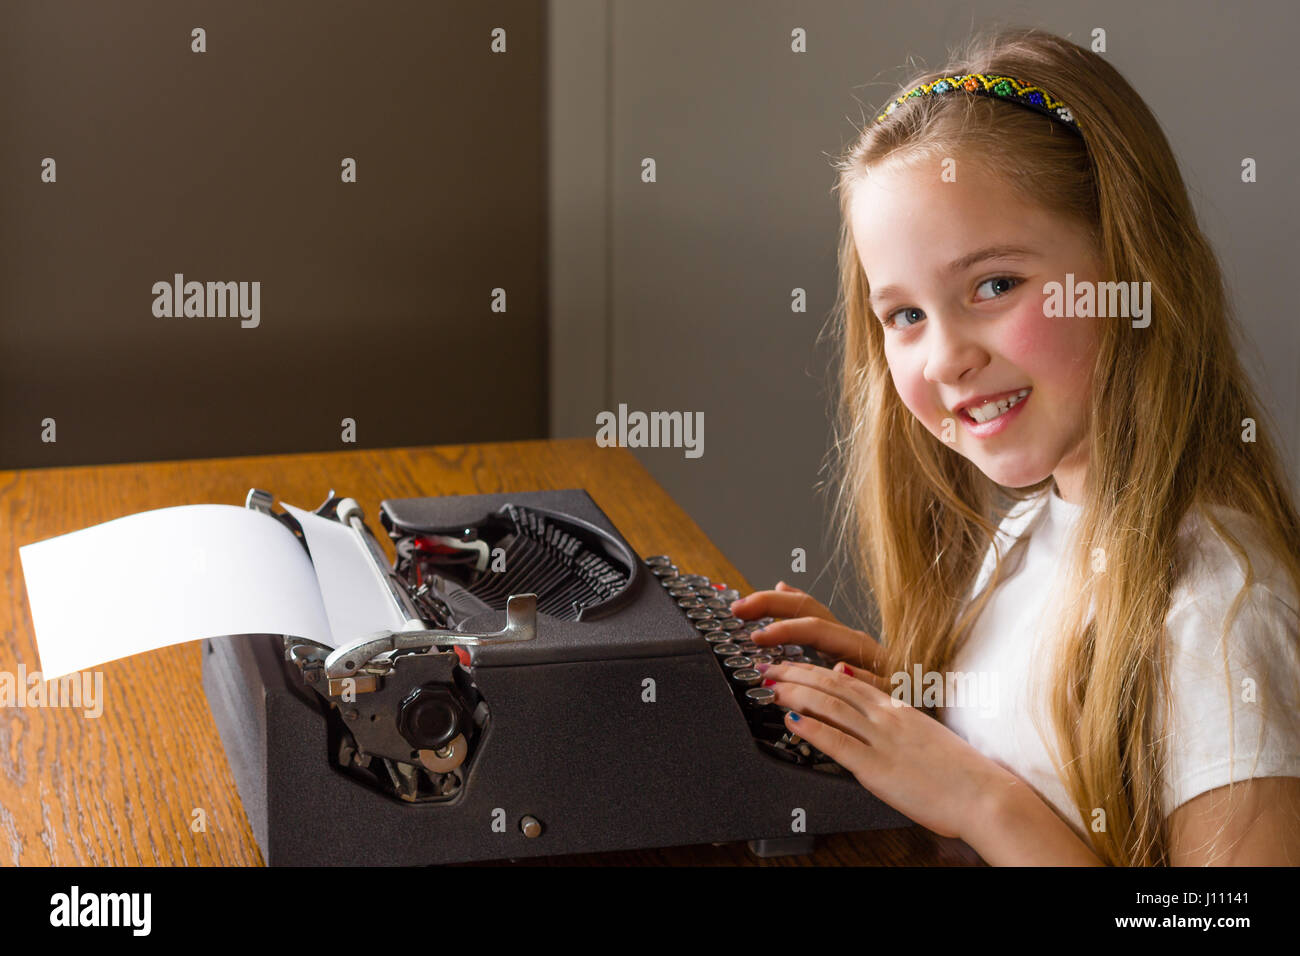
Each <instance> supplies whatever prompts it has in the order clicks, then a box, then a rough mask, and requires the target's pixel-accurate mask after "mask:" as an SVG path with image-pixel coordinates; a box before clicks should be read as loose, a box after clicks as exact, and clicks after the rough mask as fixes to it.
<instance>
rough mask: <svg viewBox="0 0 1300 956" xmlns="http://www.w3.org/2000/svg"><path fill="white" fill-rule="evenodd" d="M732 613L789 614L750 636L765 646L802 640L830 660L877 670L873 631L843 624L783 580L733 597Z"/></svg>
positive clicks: (754, 615) (878, 653)
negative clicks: (771, 588) (760, 589)
mask: <svg viewBox="0 0 1300 956" xmlns="http://www.w3.org/2000/svg"><path fill="white" fill-rule="evenodd" d="M731 613H732V614H734V615H736V617H738V618H740V619H741V620H753V619H754V618H760V617H781V618H788V620H784V621H776V622H774V623H772V624H769V625H767V627H765V628H763V629H762V630H760V631H755V632H754V633H753V634H751V635H750V640H752V641H753V642H754V643H755V644H760V645H762V646H764V647H771V646H773V645H775V644H800V645H802V646H804V647H812V648H815V649H816V650H818V651H820V652H821V653H822V654H824V655H826V656H827V657H829V658H830V659H831V660H847V661H849V662H850V663H853V664H856V665H857V666H858V667H859V668H862V669H868V670H875V668H876V665H877V663H878V662H879V659H880V656H881V648H880V645H879V644H878V643H877V642H876V640H875V639H874V638H873V637H871V635H869V634H867V633H865V632H863V631H855V630H854V629H853V628H851V627H846V626H845V625H843V624H841V623H840V622H839V621H837V620H836V619H835V615H834V614H832V613H831V612H830V610H829V609H828V608H827V607H826V606H825V605H824V604H822V603H821V602H820V601H818V600H817V599H816V598H814V597H813V596H812V595H810V594H805V593H804V592H803V591H800V590H799V589H798V588H792V587H790V585H788V584H786V583H785V582H784V581H780V582H778V583H777V585H776V589H775V590H773V591H755V592H754V593H753V594H750V595H749V596H747V597H743V598H741V599H740V600H739V601H733V602H732V603H731Z"/></svg>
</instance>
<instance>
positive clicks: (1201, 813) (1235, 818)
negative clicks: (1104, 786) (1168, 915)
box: [1169, 777, 1300, 866]
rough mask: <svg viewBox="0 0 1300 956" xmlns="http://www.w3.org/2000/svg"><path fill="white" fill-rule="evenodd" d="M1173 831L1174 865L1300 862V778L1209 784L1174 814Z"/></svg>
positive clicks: (1265, 864)
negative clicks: (1228, 784) (1215, 785)
mask: <svg viewBox="0 0 1300 956" xmlns="http://www.w3.org/2000/svg"><path fill="white" fill-rule="evenodd" d="M1169 833H1170V837H1169V857H1170V862H1171V863H1172V864H1173V865H1174V866H1206V865H1214V866H1297V865H1300V778H1297V777H1255V778H1252V779H1250V780H1243V781H1241V782H1240V783H1235V784H1233V785H1232V786H1231V787H1226V786H1225V787H1218V788H1216V789H1214V790H1207V791H1206V792H1205V793H1202V794H1200V795H1199V796H1195V797H1193V798H1192V799H1191V800H1188V801H1187V802H1186V803H1184V804H1183V805H1182V806H1180V807H1178V808H1177V809H1176V810H1174V812H1173V813H1171V814H1170V815H1169Z"/></svg>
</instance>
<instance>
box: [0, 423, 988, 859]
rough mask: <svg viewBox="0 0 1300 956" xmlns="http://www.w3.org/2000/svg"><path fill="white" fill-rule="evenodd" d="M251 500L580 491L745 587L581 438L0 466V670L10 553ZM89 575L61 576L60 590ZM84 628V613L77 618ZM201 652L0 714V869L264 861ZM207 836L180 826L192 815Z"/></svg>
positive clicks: (661, 496) (881, 842) (666, 546)
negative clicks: (145, 514)
mask: <svg viewBox="0 0 1300 956" xmlns="http://www.w3.org/2000/svg"><path fill="white" fill-rule="evenodd" d="M250 487H258V488H264V489H266V490H268V491H270V492H272V494H274V495H275V497H276V500H277V501H281V500H283V501H288V502H290V503H292V504H295V505H297V506H299V507H303V508H315V507H316V506H317V505H318V504H319V503H320V502H322V501H323V500H324V499H325V497H326V495H327V493H328V492H329V491H330V489H335V490H336V491H338V493H340V494H344V495H349V496H351V497H353V498H355V499H356V500H357V501H358V503H360V505H361V506H362V508H363V509H364V510H365V513H366V515H367V518H368V520H369V521H370V522H371V527H372V528H376V529H377V528H378V518H377V515H378V509H379V502H380V501H381V500H382V499H384V498H403V497H417V496H424V495H459V494H479V493H489V492H503V491H530V490H539V489H557V488H585V489H586V490H587V491H588V493H589V494H590V495H591V497H592V498H593V499H594V500H595V502H596V504H597V505H599V506H600V507H601V509H603V510H604V512H605V513H606V514H607V515H608V516H609V517H610V520H612V521H613V522H614V524H615V525H616V526H617V527H618V528H619V530H620V531H621V532H622V533H623V535H624V537H626V538H627V540H628V541H629V542H630V543H631V545H632V546H633V547H634V548H635V549H636V550H637V552H638V553H640V554H642V555H649V554H669V555H671V556H672V557H673V559H674V560H675V561H676V562H677V564H678V565H679V566H680V567H681V568H683V569H688V570H689V571H690V572H693V573H698V574H705V575H708V576H709V577H710V578H712V579H713V580H715V581H726V582H727V583H728V584H730V585H731V586H733V587H736V588H738V589H739V590H741V591H742V592H743V591H747V590H748V589H749V588H748V584H747V582H745V580H744V579H743V578H742V577H741V576H740V574H739V573H738V572H737V571H736V569H735V568H734V567H733V566H732V565H731V563H730V562H729V561H727V559H726V558H725V557H724V556H723V555H722V554H721V552H719V551H718V549H717V548H716V547H714V546H713V544H712V543H711V542H710V541H709V540H708V538H707V537H705V535H704V533H703V532H702V531H701V530H700V528H699V526H698V525H696V524H695V522H694V521H692V520H691V519H690V517H689V516H688V515H687V514H686V513H685V512H683V511H682V510H681V508H679V507H678V506H677V504H676V503H675V502H674V501H673V500H672V499H671V498H670V497H669V496H668V494H667V493H666V492H665V491H664V490H663V488H661V487H660V486H659V485H658V484H657V483H656V482H655V481H654V479H652V478H651V477H650V475H649V474H648V473H647V472H646V470H645V469H644V468H643V467H642V466H641V464H640V463H639V462H638V461H637V460H636V458H635V457H633V456H632V455H631V454H630V453H629V452H627V451H626V450H625V449H619V448H600V447H598V446H597V445H596V444H595V442H594V441H592V440H590V439H567V440H558V441H529V442H502V443H494V444H481V445H455V446H439V447H416V448H393V449H381V450H364V451H345V452H331V453H321V454H306V455H274V456H258V457H246V458H224V459H206V460H194V461H175V462H150V463H143V464H125V465H105V466H94V467H76V468H48V469H25V470H20V471H0V529H2V530H0V534H2V535H3V538H2V541H0V545H2V547H0V575H3V583H4V599H3V601H2V602H0V670H3V671H8V672H10V673H11V674H16V673H17V670H18V666H19V664H22V665H23V666H25V667H26V668H27V670H28V672H31V671H35V670H37V669H39V659H38V657H37V654H36V643H35V639H34V637H33V632H32V621H31V614H30V611H29V609H28V606H27V597H26V588H25V585H24V582H23V580H22V570H21V563H20V562H19V558H18V548H19V547H20V546H22V545H24V544H29V543H31V542H34V541H41V540H44V539H45V538H50V537H53V536H55V535H59V534H66V533H68V532H71V531H77V530H80V529H81V528H85V527H88V526H90V525H94V524H99V523H101V522H104V521H108V520H111V519H113V518H120V517H123V516H125V515H130V514H135V513H137V512H140V511H148V510H151V509H154V508H166V507H171V506H173V505H186V504H200V503H222V504H233V505H242V504H243V502H244V496H245V495H246V493H247V492H248V489H249V488H250ZM94 573H95V569H94V568H93V567H74V568H69V569H68V593H69V597H70V599H71V600H75V599H76V594H77V589H76V580H77V578H78V577H79V576H81V575H89V574H94ZM85 618H86V624H87V626H88V627H93V626H94V620H95V609H94V608H93V607H87V608H86V609H85ZM199 646H200V645H199V644H198V643H197V642H194V643H189V644H184V645H180V646H177V647H171V648H165V649H162V650H158V651H153V652H151V653H148V654H142V655H137V656H135V657H132V658H130V659H127V660H121V661H115V662H113V663H110V664H107V665H105V666H104V667H102V668H101V669H100V670H101V671H102V674H103V681H104V684H103V695H104V708H103V714H102V716H100V717H98V718H87V717H85V716H84V715H83V713H82V711H81V710H73V709H69V708H52V707H46V708H28V707H7V708H3V709H0V861H3V862H7V863H11V864H16V865H22V866H41V865H60V866H68V865H109V866H134V865H175V864H186V865H189V864H204V865H213V864H215V865H244V864H260V863H261V862H262V859H261V854H260V852H259V851H258V849H257V845H256V843H255V842H254V840H253V834H252V831H251V829H250V828H249V825H248V821H247V819H246V818H245V816H244V811H243V807H242V805H241V803H240V801H239V796H238V793H237V792H236V789H235V782H234V779H233V777H232V776H231V773H230V768H229V766H228V765H227V763H226V757H225V753H224V751H223V750H222V746H221V740H220V737H219V736H218V734H217V729H216V726H215V724H214V723H213V720H212V715H211V713H210V712H209V710H208V704H207V699H206V697H205V695H204V693H203V687H202V682H201V678H200V667H199V662H200V657H199ZM196 809H201V810H203V811H204V814H205V815H206V823H207V827H206V830H205V831H203V832H194V831H193V830H192V829H191V822H192V820H193V815H194V811H195V810H196ZM521 862H524V863H528V864H532V865H542V866H546V865H572V864H574V863H581V864H590V865H597V866H621V865H629V864H632V865H661V864H679V865H680V864H685V865H697V866H699V865H703V866H711V865H731V864H752V863H765V864H777V865H808V864H895V865H897V864H901V865H912V866H916V865H932V864H941V865H942V864H953V863H961V864H968V863H975V864H978V863H979V862H980V861H979V858H978V857H977V856H976V855H975V853H974V852H973V851H972V850H971V849H970V848H969V847H967V846H966V845H965V844H963V843H961V842H960V841H957V840H945V839H942V838H939V837H937V836H935V835H934V834H932V833H929V832H928V831H926V830H923V829H921V828H919V827H918V828H912V829H907V830H892V831H880V832H875V833H861V834H844V835H839V836H834V837H829V838H826V839H823V840H821V841H819V849H818V851H817V853H816V854H814V855H813V856H811V857H794V858H785V859H780V860H766V861H759V860H756V859H754V858H753V857H751V856H750V855H749V854H748V852H747V851H746V850H745V848H744V846H743V845H739V844H733V845H724V846H717V847H715V846H695V847H680V848H671V849H664V850H646V851H639V852H626V853H604V854H594V855H588V856H581V857H552V858H547V859H542V860H528V861H521Z"/></svg>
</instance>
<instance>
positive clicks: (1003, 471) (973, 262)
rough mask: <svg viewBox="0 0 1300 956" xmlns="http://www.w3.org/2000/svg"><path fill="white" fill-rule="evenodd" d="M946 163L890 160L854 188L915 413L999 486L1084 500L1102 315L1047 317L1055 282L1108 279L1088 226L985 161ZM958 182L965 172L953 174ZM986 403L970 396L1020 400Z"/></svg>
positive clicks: (856, 211)
mask: <svg viewBox="0 0 1300 956" xmlns="http://www.w3.org/2000/svg"><path fill="white" fill-rule="evenodd" d="M943 171H944V167H942V166H941V165H940V163H939V161H938V160H935V161H933V162H927V163H921V164H919V165H916V166H915V167H914V168H909V167H908V166H906V165H903V164H901V163H897V162H895V163H890V162H886V163H884V164H881V165H877V166H875V167H873V168H871V169H870V170H868V171H867V172H866V173H864V174H863V175H862V177H861V178H860V179H858V180H857V181H856V183H855V184H854V186H853V191H852V196H851V207H850V215H851V223H850V225H851V228H852V231H853V237H854V242H855V244H856V246H857V252H858V257H859V259H860V260H861V261H862V267H863V269H864V270H865V272H866V275H867V282H868V284H869V286H870V289H871V306H872V310H873V311H874V313H875V315H876V316H877V317H878V319H879V321H880V322H881V324H882V325H883V327H884V341H885V357H886V359H887V361H888V362H889V371H890V374H891V376H892V378H893V381H894V388H895V389H896V390H897V392H898V395H899V397H900V398H901V399H902V400H903V404H905V405H906V406H907V407H908V409H909V410H910V411H911V412H912V414H913V415H915V416H916V417H917V418H918V419H919V420H920V421H921V423H922V424H923V425H925V427H926V428H928V429H929V430H930V432H931V433H932V434H933V435H934V436H935V437H936V438H939V439H940V440H941V441H946V442H948V443H949V444H951V445H952V446H953V447H954V448H956V450H957V451H958V452H960V453H961V454H962V455H964V456H965V457H967V458H969V459H970V460H971V461H972V462H974V464H975V465H976V466H977V467H978V468H979V469H980V471H982V472H983V473H984V474H986V475H987V476H988V477H989V478H990V479H992V480H993V481H995V482H997V483H998V484H999V485H1003V486H1005V487H1011V488H1022V487H1025V486H1026V485H1032V484H1034V483H1036V482H1039V481H1041V480H1043V479H1044V478H1046V477H1047V476H1048V475H1054V476H1055V477H1056V484H1057V488H1058V491H1059V493H1060V495H1061V497H1062V498H1064V499H1065V500H1067V501H1071V502H1075V503H1080V502H1082V500H1083V478H1084V474H1085V473H1086V469H1087V442H1086V441H1085V438H1086V434H1085V413H1086V403H1087V401H1088V392H1089V387H1090V385H1091V376H1092V368H1093V361H1094V359H1095V357H1096V354H1097V347H1098V336H1097V326H1096V322H1097V320H1096V319H1093V318H1074V317H1064V318H1048V317H1045V316H1044V314H1043V304H1044V301H1045V300H1046V299H1047V298H1048V295H1047V293H1045V292H1044V291H1043V286H1044V284H1045V283H1048V282H1053V281H1055V282H1059V283H1061V284H1062V286H1063V287H1064V285H1065V282H1066V278H1065V277H1066V273H1073V274H1074V282H1075V287H1076V288H1078V285H1079V283H1080V282H1084V281H1088V282H1097V281H1099V280H1100V271H1101V270H1100V265H1099V263H1098V262H1097V258H1096V254H1095V252H1094V251H1093V249H1092V248H1091V245H1090V243H1089V240H1088V236H1087V233H1086V232H1085V231H1084V230H1083V228H1082V227H1080V226H1078V225H1077V224H1075V223H1073V222H1072V221H1068V220H1061V219H1059V218H1057V217H1054V216H1052V215H1050V214H1049V213H1047V212H1046V211H1044V210H1042V209H1040V208H1038V207H1036V206H1032V205H1027V204H1026V203H1025V202H1024V201H1023V200H1022V199H1021V198H1020V197H1019V196H1018V195H1017V194H1016V193H1015V192H1014V191H1012V190H1011V189H1010V188H1009V187H1008V186H1006V185H1005V184H1003V183H1002V182H1001V181H1000V180H998V179H997V178H995V177H993V176H991V175H990V174H988V173H987V172H985V171H984V170H983V169H982V168H979V167H978V166H977V165H976V164H975V163H971V162H960V161H959V162H957V163H956V165H955V176H956V179H955V181H953V182H945V181H944V180H943V179H941V178H940V176H941V174H942V173H943ZM947 178H949V179H951V178H952V174H951V173H950V174H949V175H948V177H947ZM1025 389H1028V390H1029V391H1028V394H1027V395H1026V396H1025V397H1024V398H1022V399H1021V400H1020V402H1019V403H1018V404H1015V405H1012V406H1011V407H1010V410H1009V411H1008V412H1006V413H1005V414H1003V415H1001V416H1000V417H996V418H991V416H996V415H997V414H998V412H999V411H1001V407H1000V406H996V407H988V406H985V407H984V408H983V409H981V408H980V403H979V402H976V404H975V406H974V409H973V410H975V411H976V414H978V415H979V417H981V418H985V419H989V420H987V421H986V422H985V423H984V424H979V423H977V422H976V420H975V419H974V418H973V417H972V416H971V415H970V414H969V413H968V411H966V410H964V409H962V410H959V408H961V407H962V406H965V405H966V403H968V402H969V401H970V400H971V399H986V398H989V397H992V398H997V399H1007V398H1013V397H1014V396H1016V395H1018V394H1020V393H1022V392H1023V391H1024V390H1025Z"/></svg>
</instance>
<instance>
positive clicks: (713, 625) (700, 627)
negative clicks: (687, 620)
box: [691, 617, 726, 631]
mask: <svg viewBox="0 0 1300 956" xmlns="http://www.w3.org/2000/svg"><path fill="white" fill-rule="evenodd" d="M691 623H692V624H694V625H695V629H696V630H697V631H716V630H718V629H719V627H721V625H720V624H719V622H718V621H715V620H714V619H713V618H711V617H710V618H706V619H705V620H703V621H692V622H691ZM722 630H724V631H725V630H726V628H725V627H722Z"/></svg>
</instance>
